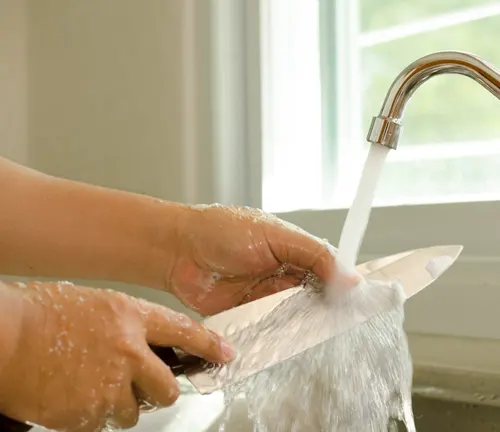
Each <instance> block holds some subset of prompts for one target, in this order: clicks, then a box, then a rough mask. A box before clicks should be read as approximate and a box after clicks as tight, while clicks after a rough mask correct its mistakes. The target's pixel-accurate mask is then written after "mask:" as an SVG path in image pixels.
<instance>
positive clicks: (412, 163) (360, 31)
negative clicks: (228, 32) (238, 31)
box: [262, 0, 500, 212]
mask: <svg viewBox="0 0 500 432" xmlns="http://www.w3.org/2000/svg"><path fill="white" fill-rule="evenodd" d="M262 16H264V17H265V19H264V20H263V22H264V26H263V40H262V41H263V43H262V46H263V66H264V70H265V72H266V74H265V77H264V78H265V79H264V83H265V89H264V97H265V101H266V103H265V104H264V107H265V108H264V113H265V120H266V121H265V123H264V138H265V143H264V147H263V159H264V170H263V206H264V208H265V209H266V210H269V211H278V212H283V211H291V210H299V209H305V208H312V209H319V208H345V207H348V206H349V204H350V202H351V200H352V197H353V194H354V192H355V188H356V185H357V181H358V176H359V174H360V172H361V169H362V166H363V162H364V158H365V155H366V151H367V149H368V144H367V143H366V141H365V136H366V132H367V130H368V127H369V125H370V122H371V118H372V117H373V116H374V115H376V114H378V111H379V109H380V106H381V104H382V102H383V100H384V97H385V94H386V92H387V90H388V89H389V86H390V84H391V83H392V81H393V80H394V78H395V77H396V76H397V74H398V73H399V72H400V71H401V70H402V69H403V68H404V67H406V66H407V65H408V64H410V63H411V62H412V61H414V60H416V59H417V58H419V57H421V56H423V55H426V54H429V53H431V52H435V51H441V50H460V51H468V52H472V53H474V54H476V55H479V56H480V57H483V58H484V59H485V60H487V61H488V62H490V63H492V64H496V65H498V66H500V51H499V50H498V49H497V44H496V41H497V40H498V36H500V2H492V1H491V0H442V1H435V0H419V1H401V0H336V1H335V0H317V1H311V0H273V1H271V2H263V6H262ZM266 110H267V111H266ZM284 184H286V185H287V186H286V187H284V186H283V185H284ZM498 197H500V103H499V101H498V100H497V99H496V98H495V97H493V96H492V95H491V94H489V93H488V92H487V91H485V90H484V89H483V88H482V87H480V86H479V85H478V84H477V83H475V82H473V81H472V80H471V79H469V78H466V77H462V76H451V75H446V76H440V77H436V78H433V79H432V80H430V81H429V82H428V83H426V84H425V85H424V86H422V87H421V88H420V89H419V90H418V91H417V92H416V93H415V95H414V96H413V98H412V100H411V101H410V103H409V104H408V108H407V110H406V113H405V119H404V132H403V136H402V139H401V142H400V146H399V148H398V150H397V151H392V152H391V154H390V156H389V159H388V162H387V164H386V167H385V168H384V172H383V175H382V177H381V179H380V183H379V186H378V190H377V196H376V202H375V205H378V206H380V205H400V204H420V203H443V202H470V201H484V200H488V199H497V198H498Z"/></svg>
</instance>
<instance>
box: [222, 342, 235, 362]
mask: <svg viewBox="0 0 500 432" xmlns="http://www.w3.org/2000/svg"><path fill="white" fill-rule="evenodd" d="M220 348H221V350H222V354H223V355H224V359H225V360H232V358H233V357H234V349H233V347H232V346H231V345H229V344H228V343H227V342H226V341H224V340H222V339H220Z"/></svg>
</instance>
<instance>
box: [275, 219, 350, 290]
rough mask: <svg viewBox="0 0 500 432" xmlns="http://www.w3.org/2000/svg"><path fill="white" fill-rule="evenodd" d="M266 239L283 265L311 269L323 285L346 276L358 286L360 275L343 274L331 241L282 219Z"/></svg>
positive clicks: (344, 272)
mask: <svg viewBox="0 0 500 432" xmlns="http://www.w3.org/2000/svg"><path fill="white" fill-rule="evenodd" d="M266 228H267V229H266V231H265V232H266V240H267V242H268V245H269V248H270V249H271V252H272V253H273V255H274V257H275V259H276V260H277V261H278V262H279V263H280V264H285V263H286V264H292V265H294V266H297V267H299V268H301V269H303V270H309V271H311V272H313V273H314V274H315V275H317V276H318V277H319V278H320V279H321V280H322V281H323V282H331V281H333V280H335V279H337V278H338V277H339V275H340V273H341V274H342V277H343V278H346V279H348V280H349V281H348V282H349V283H350V280H351V279H352V284H356V283H357V282H358V280H359V276H358V275H357V274H348V273H347V272H346V271H345V270H343V271H341V269H340V266H339V263H338V262H337V254H336V250H335V248H334V247H333V246H332V245H330V244H329V243H328V242H327V241H324V240H321V239H319V238H318V237H315V236H313V235H311V234H309V233H307V232H306V231H304V230H302V229H301V228H299V227H297V226H295V225H293V224H290V223H288V222H284V221H281V220H280V223H279V224H273V225H271V226H268V227H266Z"/></svg>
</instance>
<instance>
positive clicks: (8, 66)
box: [0, 0, 28, 162]
mask: <svg viewBox="0 0 500 432" xmlns="http://www.w3.org/2000/svg"><path fill="white" fill-rule="evenodd" d="M26 11H27V8H26V1H25V0H0V119H1V120H0V154H3V155H5V156H7V157H9V158H11V159H14V160H17V161H19V162H26V161H27V152H28V149H27V146H28V141H27V139H28V138H27V130H28V129H27V68H26V67H27V32H26Z"/></svg>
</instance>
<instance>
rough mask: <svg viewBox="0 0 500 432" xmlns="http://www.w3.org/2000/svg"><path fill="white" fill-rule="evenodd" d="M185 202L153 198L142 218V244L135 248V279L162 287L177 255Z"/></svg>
mask: <svg viewBox="0 0 500 432" xmlns="http://www.w3.org/2000/svg"><path fill="white" fill-rule="evenodd" d="M188 212H189V206H187V205H183V204H178V203H172V202H168V201H161V200H153V202H152V207H151V210H150V211H149V212H148V217H147V221H146V226H147V230H146V232H147V234H146V239H147V240H146V242H145V243H144V248H143V249H142V250H138V251H137V252H138V254H137V256H138V258H137V259H138V260H139V261H142V265H141V267H140V269H139V274H138V278H137V280H136V281H133V282H136V283H139V284H141V285H144V286H148V287H150V288H154V289H158V290H162V291H165V290H167V288H168V281H169V279H170V275H171V273H172V270H173V268H174V266H175V262H176V260H177V257H178V256H179V248H180V246H181V241H182V239H181V232H182V231H183V228H182V226H183V223H184V221H185V220H186V214H187V213H188Z"/></svg>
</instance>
